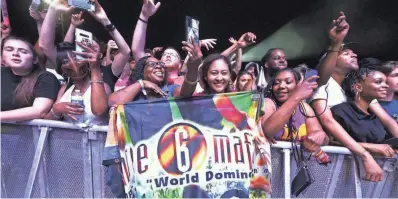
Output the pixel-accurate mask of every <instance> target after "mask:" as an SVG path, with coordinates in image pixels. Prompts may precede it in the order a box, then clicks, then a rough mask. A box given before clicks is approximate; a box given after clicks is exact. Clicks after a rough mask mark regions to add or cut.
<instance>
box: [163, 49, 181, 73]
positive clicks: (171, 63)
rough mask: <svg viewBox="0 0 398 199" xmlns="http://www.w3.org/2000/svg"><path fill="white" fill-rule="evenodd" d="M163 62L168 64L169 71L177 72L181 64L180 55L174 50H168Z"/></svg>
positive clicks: (164, 53) (165, 52)
mask: <svg viewBox="0 0 398 199" xmlns="http://www.w3.org/2000/svg"><path fill="white" fill-rule="evenodd" d="M161 61H162V62H164V63H165V64H166V69H167V70H169V71H177V70H178V69H179V67H180V64H181V62H180V61H181V58H180V55H179V54H178V52H177V51H176V50H174V49H172V48H167V49H166V50H165V51H164V52H163V54H162V58H161Z"/></svg>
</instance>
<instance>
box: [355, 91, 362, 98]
mask: <svg viewBox="0 0 398 199" xmlns="http://www.w3.org/2000/svg"><path fill="white" fill-rule="evenodd" d="M355 98H358V100H361V95H359V91H357V92H356V93H355Z"/></svg>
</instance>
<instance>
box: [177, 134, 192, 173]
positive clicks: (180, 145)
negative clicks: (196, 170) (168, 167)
mask: <svg viewBox="0 0 398 199" xmlns="http://www.w3.org/2000/svg"><path fill="white" fill-rule="evenodd" d="M180 136H181V137H180ZM174 139H175V145H176V156H177V157H176V158H177V167H178V170H180V172H182V173H184V172H187V171H188V170H189V168H190V167H191V165H190V162H191V160H190V159H189V150H188V148H187V142H188V141H189V139H188V132H187V131H186V130H185V129H183V128H181V127H180V128H178V129H177V131H176V133H175V134H174ZM182 156H184V163H183V162H182Z"/></svg>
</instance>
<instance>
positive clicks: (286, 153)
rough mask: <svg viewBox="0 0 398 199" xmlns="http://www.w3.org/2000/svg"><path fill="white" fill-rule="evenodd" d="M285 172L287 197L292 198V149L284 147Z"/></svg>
mask: <svg viewBox="0 0 398 199" xmlns="http://www.w3.org/2000/svg"><path fill="white" fill-rule="evenodd" d="M283 157H284V161H283V164H284V172H285V173H284V174H285V198H287V199H289V198H290V149H283Z"/></svg>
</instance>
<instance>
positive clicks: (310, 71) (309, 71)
mask: <svg viewBox="0 0 398 199" xmlns="http://www.w3.org/2000/svg"><path fill="white" fill-rule="evenodd" d="M317 75H318V71H317V70H314V69H310V68H308V69H307V70H306V71H305V74H304V79H308V78H310V77H312V76H317ZM316 81H317V79H316V78H315V79H313V80H312V82H316Z"/></svg>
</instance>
